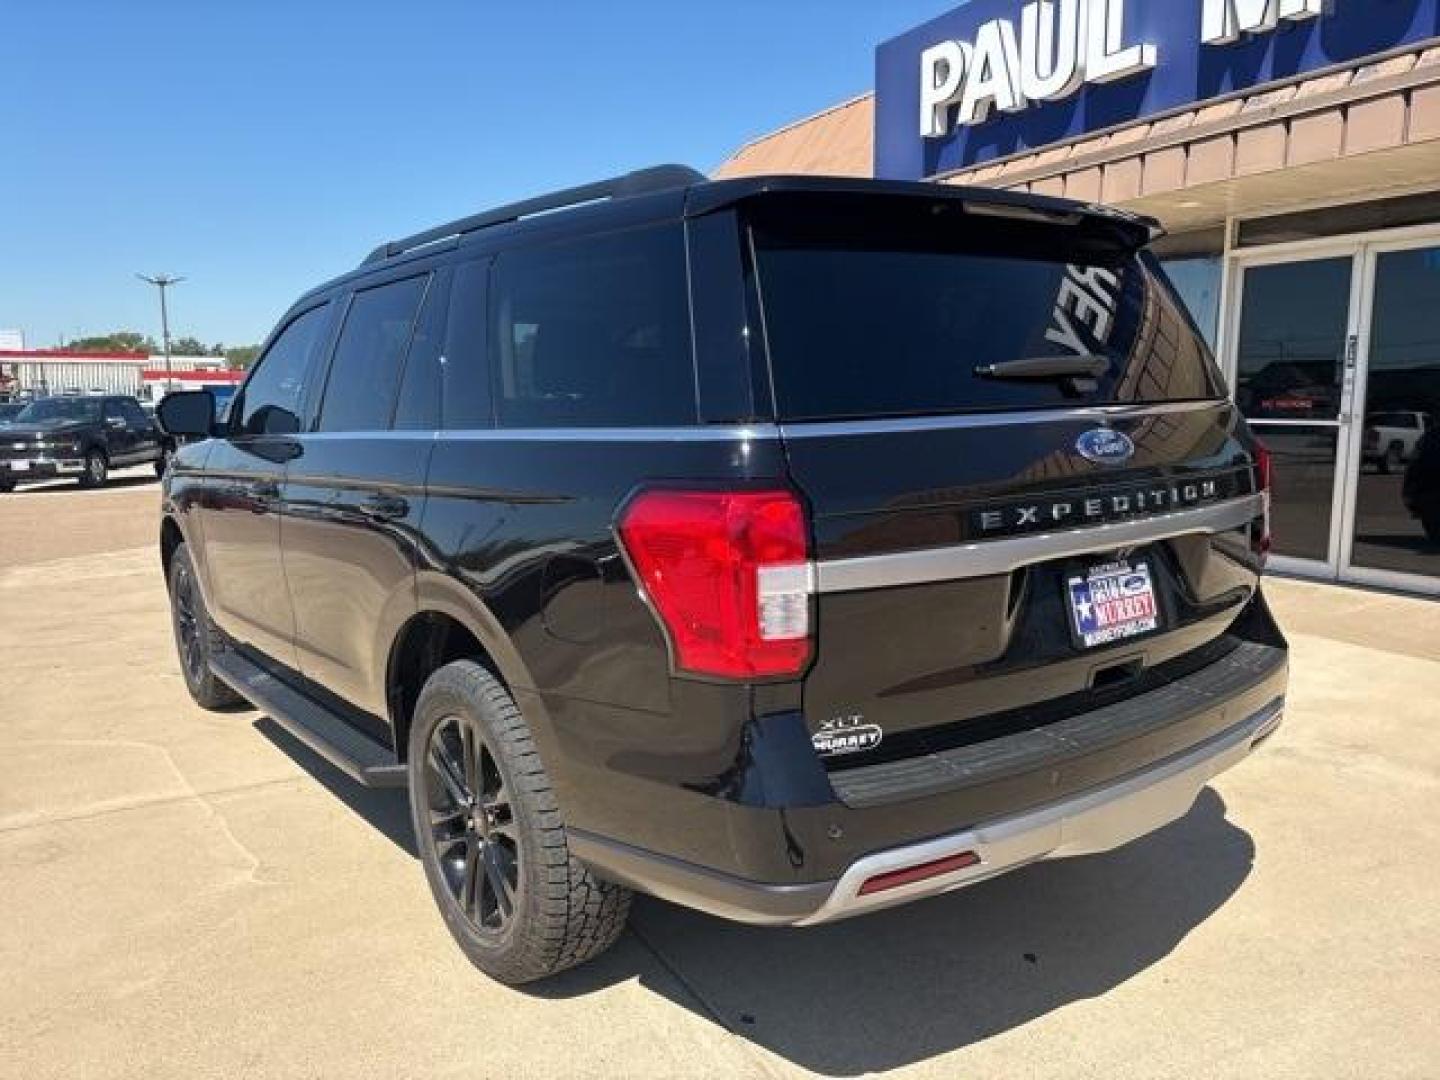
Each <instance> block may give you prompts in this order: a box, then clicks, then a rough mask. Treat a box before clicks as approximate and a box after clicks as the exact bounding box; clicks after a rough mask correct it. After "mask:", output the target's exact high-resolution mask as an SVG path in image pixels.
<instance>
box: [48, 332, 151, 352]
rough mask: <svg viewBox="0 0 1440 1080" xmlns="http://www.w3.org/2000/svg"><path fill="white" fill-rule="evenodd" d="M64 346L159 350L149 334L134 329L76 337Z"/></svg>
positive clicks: (97, 349) (92, 349)
mask: <svg viewBox="0 0 1440 1080" xmlns="http://www.w3.org/2000/svg"><path fill="white" fill-rule="evenodd" d="M65 348H66V349H69V350H72V351H74V352H133V353H154V352H159V351H160V350H159V349H158V348H157V346H156V345H155V341H154V339H153V338H151V337H150V335H149V334H141V333H137V332H136V331H134V330H114V331H112V332H110V333H108V334H98V335H95V336H93V337H83V338H76V339H75V340H74V341H70V342H66V344H65Z"/></svg>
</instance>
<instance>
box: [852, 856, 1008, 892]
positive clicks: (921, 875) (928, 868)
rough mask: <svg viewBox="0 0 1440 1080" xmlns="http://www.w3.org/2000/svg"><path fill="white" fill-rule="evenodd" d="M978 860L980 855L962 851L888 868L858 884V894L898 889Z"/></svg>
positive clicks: (964, 866)
mask: <svg viewBox="0 0 1440 1080" xmlns="http://www.w3.org/2000/svg"><path fill="white" fill-rule="evenodd" d="M979 861H980V856H979V855H976V854H975V852H973V851H962V852H960V853H959V854H958V855H946V856H945V857H944V858H943V859H932V860H931V861H930V862H923V863H920V864H918V865H916V866H907V867H904V868H903V869H901V870H888V871H886V872H885V873H883V874H876V875H875V876H874V877H872V878H866V879H865V884H863V885H861V886H860V895H861V896H868V895H870V894H871V893H877V892H884V891H885V890H886V889H898V888H899V887H900V886H901V885H910V884H913V883H914V882H916V881H925V880H927V879H929V878H933V877H939V876H940V875H941V874H948V873H950V872H951V871H953V870H964V869H965V868H966V867H967V866H974V865H976V864H977V863H978V862H979Z"/></svg>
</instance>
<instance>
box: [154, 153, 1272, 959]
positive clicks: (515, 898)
mask: <svg viewBox="0 0 1440 1080" xmlns="http://www.w3.org/2000/svg"><path fill="white" fill-rule="evenodd" d="M1157 231H1158V230H1157V229H1156V227H1155V226H1154V224H1153V223H1151V222H1148V221H1146V220H1143V219H1139V218H1135V217H1131V216H1129V215H1126V214H1122V213H1118V212H1113V211H1109V210H1105V209H1102V208H1095V207H1087V206H1082V205H1079V204H1076V203H1073V202H1066V201H1063V200H1056V199H1049V198H1043V197H1039V196H1030V195H1023V194H1016V193H1011V192H1000V191H989V190H984V189H973V188H960V187H939V186H933V185H926V184H903V183H892V182H882V181H860V180H836V179H823V178H797V177H769V178H758V179H745V180H730V181H721V182H708V181H706V180H705V179H704V178H703V177H702V176H700V175H699V174H697V173H694V172H692V171H690V170H688V169H684V168H681V167H677V166H663V167H660V168H657V169H652V170H646V171H643V172H639V173H633V174H630V175H627V176H624V177H620V178H618V179H616V180H611V181H605V182H601V183H599V184H594V185H589V186H586V187H583V188H577V189H571V190H568V191H563V192H558V193H555V194H553V195H548V196H541V197H539V198H536V199H532V200H528V201H526V202H524V203H519V204H514V205H511V206H506V207H500V208H497V209H495V210H493V211H487V212H485V213H481V214H477V215H474V216H472V217H469V218H464V219H461V220H459V221H455V222H451V223H449V224H446V225H442V226H438V227H436V228H434V229H429V230H427V231H425V232H422V233H419V234H416V235H415V236H412V237H408V238H406V239H404V240H400V241H394V242H391V243H387V244H384V245H382V246H381V247H379V248H378V249H376V250H375V251H374V252H373V253H372V254H371V255H370V256H369V257H368V258H367V259H365V261H364V262H363V263H362V264H361V266H360V267H358V268H357V269H356V270H355V271H353V272H352V273H349V274H346V275H344V276H343V277H340V278H338V279H336V280H334V281H332V282H329V283H327V284H325V285H322V286H320V287H318V288H317V289H315V290H313V291H312V292H310V293H308V294H307V295H306V296H304V297H302V298H301V299H300V300H299V301H298V302H297V303H296V304H295V306H294V307H293V308H292V309H291V311H290V312H289V313H288V314H287V315H286V316H285V317H284V319H283V320H282V321H281V324H280V326H279V328H278V329H277V330H276V332H275V333H274V334H273V335H272V336H271V338H270V339H269V341H268V342H267V343H266V345H265V346H264V349H263V351H262V354H261V357H260V359H259V360H258V362H257V363H256V365H255V366H254V368H253V370H252V371H251V373H250V375H249V377H248V380H247V382H246V383H245V385H244V386H243V387H242V388H241V390H240V391H239V393H238V394H237V396H236V398H235V400H234V402H233V403H232V405H231V408H230V409H229V412H228V414H227V417H226V419H225V420H224V421H223V422H219V421H217V420H216V418H215V413H214V402H213V399H212V398H210V396H209V395H208V394H206V393H205V392H203V391H202V392H197V393H194V394H176V395H171V396H170V397H168V398H167V399H166V400H165V401H164V402H163V403H162V404H161V407H160V413H161V419H162V422H163V423H164V425H165V427H166V429H167V430H168V431H170V432H172V433H174V434H176V435H177V436H182V437H195V438H196V439H197V440H198V441H192V442H189V443H188V444H186V445H184V446H182V448H181V449H180V450H179V452H178V454H177V456H176V459H175V462H174V467H173V468H172V470H171V472H170V474H169V476H168V477H167V480H166V484H165V489H164V518H163V524H162V529H161V537H160V542H161V553H162V556H163V559H164V564H165V570H166V574H167V577H168V581H169V584H170V592H171V598H172V608H173V619H174V628H175V638H176V643H177V646H178V648H179V651H180V656H181V660H182V667H183V670H184V673H185V679H186V683H187V686H188V687H189V688H190V691H191V693H192V694H193V695H194V697H195V698H196V700H197V701H199V702H200V703H201V704H202V705H206V706H211V707H217V706H221V705H224V704H226V703H228V702H232V701H234V700H235V699H236V698H237V697H243V698H245V699H248V700H249V701H251V702H252V703H254V704H255V705H256V706H257V707H259V708H260V709H262V710H264V711H265V712H266V713H268V714H269V715H270V716H271V717H272V718H273V719H274V720H275V721H276V722H277V723H278V724H280V725H282V726H283V727H284V728H285V729H286V730H288V731H289V732H291V733H292V734H293V735H294V736H295V737H296V738H298V739H300V740H301V741H302V742H304V743H305V744H306V745H308V746H309V747H311V748H312V749H314V750H316V751H317V752H318V753H320V754H322V755H324V756H325V757H327V758H328V759H329V760H331V761H332V762H333V763H335V764H336V765H337V766H338V767H339V768H340V769H342V770H343V771H344V772H346V773H347V774H349V775H350V776H351V777H353V778H354V779H355V780H357V781H359V782H361V783H364V784H371V785H376V786H404V787H406V788H407V789H408V792H409V802H410V814H411V822H412V824H413V827H414V830H415V835H416V847H417V850H418V852H419V855H420V858H421V861H422V863H423V866H424V869H425V873H426V876H427V879H428V881H429V884H430V886H431V889H432V891H433V893H434V895H435V899H436V902H437V904H438V906H439V908H440V912H441V914H442V916H443V917H444V919H445V921H446V924H447V925H448V927H449V928H450V930H451V932H452V934H453V935H454V937H455V939H456V941H457V942H458V943H459V944H460V946H461V947H462V948H463V949H464V950H465V952H466V953H467V955H468V956H469V957H470V958H471V959H472V960H473V961H474V962H475V963H476V964H477V965H478V966H479V967H480V968H482V969H483V970H484V971H486V972H488V973H490V974H491V975H493V976H495V977H496V978H499V979H502V980H505V981H509V982H516V983H519V982H525V981H529V980H533V979H537V978H541V977H544V976H547V975H550V974H553V973H555V972H557V971H559V970H561V969H563V968H566V967H569V966H571V965H574V964H576V963H579V962H581V961H583V960H585V959H587V958H589V957H591V956H594V955H595V954H596V953H598V952H600V951H601V950H603V949H604V948H606V947H607V946H608V945H609V944H610V943H611V942H613V941H614V940H615V938H616V937H617V936H618V934H619V933H620V931H621V929H622V926H623V924H624V920H625V917H626V910H627V906H628V903H629V898H630V891H631V890H632V889H639V890H643V891H644V892H647V893H650V894H653V895H655V896H658V897H660V898H662V899H667V900H672V901H676V902H678V903H681V904H684V905H687V906H690V907H694V908H698V909H700V910H702V911H706V912H710V913H713V914H716V915H720V916H724V917H726V918H730V919H735V920H740V921H745V922H752V923H761V924H772V925H810V924H815V923H823V922H828V921H832V920H836V919H841V918H845V917H848V916H852V915H857V914H861V913H864V912H869V911H873V910H876V909H879V908H884V907H890V906H893V905H896V904H899V903H902V902H905V901H908V900H912V899H916V898H919V897H923V896H930V895H934V894H937V893H941V892H946V891H949V890H952V889H956V888H960V887H962V886H965V885H969V884H971V883H973V882H976V881H979V880H983V879H985V878H988V877H991V876H994V875H996V874H999V873H1002V872H1004V871H1005V870H1008V869H1010V868H1013V867H1016V866H1020V865H1024V864H1026V863H1029V862H1033V861H1035V860H1037V859H1043V858H1056V857H1062V856H1071V855H1080V854H1084V853H1088V852H1095V851H1103V850H1108V849H1111V848H1114V847H1117V846H1119V845H1121V844H1124V843H1126V842H1127V841H1129V840H1131V839H1133V838H1135V837H1137V836H1140V835H1142V834H1145V833H1148V832H1151V831H1153V830H1155V829H1156V828H1158V827H1160V826H1161V825H1164V824H1166V823H1168V822H1170V821H1173V820H1175V819H1177V818H1179V817H1181V816H1182V815H1183V814H1184V813H1185V812H1186V810H1187V809H1188V808H1189V807H1190V806H1191V805H1192V804H1193V802H1194V800H1195V798H1196V796H1197V794H1198V793H1199V792H1200V791H1201V790H1202V789H1203V787H1204V786H1205V784H1206V782H1207V781H1208V780H1209V778H1210V777H1212V776H1213V775H1215V774H1216V773H1217V772H1219V771H1221V770H1223V769H1225V768H1227V767H1229V766H1230V765H1231V764H1233V763H1235V762H1236V761H1238V760H1240V759H1241V758H1243V757H1244V756H1245V755H1246V754H1248V753H1249V752H1250V750H1251V749H1252V748H1253V747H1254V746H1255V745H1256V744H1258V743H1259V742H1260V741H1261V740H1262V739H1264V738H1265V737H1266V736H1267V735H1268V734H1269V733H1270V732H1271V731H1273V730H1274V729H1275V727H1276V725H1277V724H1278V723H1279V722H1280V718H1281V714H1282V709H1283V702H1284V693H1285V685H1286V677H1287V661H1286V646H1285V642H1284V639H1283V637H1282V636H1281V635H1280V633H1279V631H1278V629H1277V628H1276V626H1275V624H1274V622H1273V620H1272V619H1271V617H1270V614H1269V612H1268V609H1267V607H1266V605H1265V601H1264V599H1263V597H1262V595H1261V592H1260V574H1261V570H1262V567H1263V563H1264V559H1265V555H1266V552H1267V550H1268V545H1269V514H1268V507H1269V502H1268V490H1267V487H1268V477H1269V466H1268V458H1267V456H1266V455H1265V453H1264V451H1263V449H1262V448H1260V447H1259V446H1258V445H1257V444H1256V442H1255V441H1254V439H1253V438H1252V437H1251V435H1250V433H1249V431H1248V430H1247V429H1246V426H1245V423H1244V421H1243V419H1242V418H1241V416H1240V414H1239V412H1238V411H1237V410H1236V408H1235V407H1234V405H1233V404H1232V403H1231V402H1229V401H1228V400H1227V399H1226V397H1225V394H1224V390H1223V387H1222V385H1221V381H1220V377H1219V375H1218V373H1217V371H1216V369H1215V365H1214V361H1213V358H1212V357H1211V355H1210V354H1209V352H1208V350H1207V348H1206V346H1205V345H1204V343H1203V341H1202V340H1201V338H1200V336H1199V335H1198V334H1197V333H1196V331H1195V328H1194V326H1193V324H1192V323H1191V321H1190V319H1189V317H1188V316H1187V315H1186V313H1185V310H1184V308H1183V306H1182V305H1181V303H1180V302H1179V301H1178V299H1177V298H1176V296H1175V293H1174V292H1173V290H1172V289H1171V287H1170V285H1169V284H1168V282H1167V281H1166V279H1165V277H1164V274H1163V272H1162V271H1161V270H1160V268H1159V266H1158V264H1157V262H1156V261H1155V259H1154V258H1153V257H1152V256H1151V255H1150V254H1149V253H1148V252H1147V250H1146V246H1147V244H1148V243H1149V241H1150V240H1151V239H1153V237H1154V236H1155V235H1156V234H1157Z"/></svg>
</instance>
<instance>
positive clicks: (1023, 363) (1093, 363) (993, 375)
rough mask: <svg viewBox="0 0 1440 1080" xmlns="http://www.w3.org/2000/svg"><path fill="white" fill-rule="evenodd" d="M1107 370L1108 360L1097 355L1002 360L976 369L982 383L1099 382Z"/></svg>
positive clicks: (1108, 366) (1108, 368)
mask: <svg viewBox="0 0 1440 1080" xmlns="http://www.w3.org/2000/svg"><path fill="white" fill-rule="evenodd" d="M1109 370H1110V358H1109V357H1108V356H1101V355H1100V354H1099V353H1080V354H1078V355H1070V356H1030V357H1026V358H1025V359H1023V360H1002V361H1001V362H1000V363H998V364H986V365H984V366H982V367H977V368H976V369H975V374H976V375H979V376H980V377H981V378H984V379H1098V378H1100V376H1102V375H1104V374H1105V373H1106V372H1107V371H1109Z"/></svg>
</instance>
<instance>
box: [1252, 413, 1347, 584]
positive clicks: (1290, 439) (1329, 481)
mask: <svg viewBox="0 0 1440 1080" xmlns="http://www.w3.org/2000/svg"><path fill="white" fill-rule="evenodd" d="M1255 434H1257V435H1258V436H1259V437H1260V438H1261V439H1262V440H1263V441H1264V443H1265V445H1266V446H1268V447H1269V448H1270V453H1271V454H1272V461H1273V463H1274V469H1275V476H1274V484H1273V487H1272V489H1271V494H1270V522H1271V531H1272V532H1273V534H1274V537H1275V554H1276V555H1284V556H1288V557H1289V558H1293V559H1315V560H1317V561H1320V562H1326V561H1328V560H1329V558H1330V526H1331V522H1332V520H1333V518H1332V515H1333V508H1334V499H1335V472H1336V469H1337V464H1336V462H1337V458H1338V451H1339V440H1340V436H1339V432H1338V431H1337V430H1336V429H1335V428H1333V427H1324V426H1320V425H1317V426H1315V427H1303V426H1295V427H1291V426H1286V427H1273V426H1268V425H1266V424H1257V425H1255Z"/></svg>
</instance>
